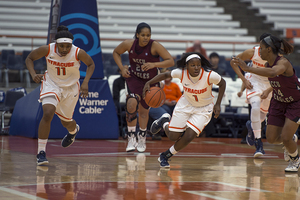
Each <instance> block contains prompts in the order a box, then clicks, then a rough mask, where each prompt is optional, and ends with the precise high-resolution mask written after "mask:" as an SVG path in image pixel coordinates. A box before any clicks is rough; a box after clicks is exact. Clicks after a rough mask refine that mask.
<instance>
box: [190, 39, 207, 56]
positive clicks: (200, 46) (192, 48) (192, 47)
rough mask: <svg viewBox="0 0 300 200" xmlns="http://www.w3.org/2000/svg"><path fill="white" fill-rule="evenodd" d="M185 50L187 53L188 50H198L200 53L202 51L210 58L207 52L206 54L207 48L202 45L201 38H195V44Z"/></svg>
mask: <svg viewBox="0 0 300 200" xmlns="http://www.w3.org/2000/svg"><path fill="white" fill-rule="evenodd" d="M185 52H186V53H188V52H198V53H201V54H202V55H203V56H204V57H205V58H206V59H207V60H208V57H207V54H206V50H205V49H204V48H203V47H202V45H201V42H200V41H199V40H195V41H194V45H193V46H191V47H188V48H187V49H186V50H185Z"/></svg>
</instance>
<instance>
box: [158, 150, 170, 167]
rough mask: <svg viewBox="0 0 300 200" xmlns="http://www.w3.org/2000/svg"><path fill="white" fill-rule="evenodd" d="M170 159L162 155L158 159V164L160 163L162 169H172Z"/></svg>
mask: <svg viewBox="0 0 300 200" xmlns="http://www.w3.org/2000/svg"><path fill="white" fill-rule="evenodd" d="M168 159H169V158H167V156H165V155H164V154H162V153H161V154H160V156H159V157H158V162H160V167H170V164H169V162H168Z"/></svg>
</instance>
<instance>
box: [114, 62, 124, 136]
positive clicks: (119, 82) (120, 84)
mask: <svg viewBox="0 0 300 200" xmlns="http://www.w3.org/2000/svg"><path fill="white" fill-rule="evenodd" d="M118 72H119V73H120V77H118V78H116V79H115V80H114V82H113V89H112V92H113V94H112V95H113V101H114V104H115V107H116V111H117V115H118V118H119V131H120V133H122V134H123V135H121V136H123V137H124V138H126V136H127V135H125V134H124V133H123V127H126V126H127V123H126V119H125V115H124V116H123V115H122V112H123V111H125V104H124V105H121V104H120V91H121V90H122V89H125V78H124V77H123V76H122V75H121V70H120V69H119V68H118Z"/></svg>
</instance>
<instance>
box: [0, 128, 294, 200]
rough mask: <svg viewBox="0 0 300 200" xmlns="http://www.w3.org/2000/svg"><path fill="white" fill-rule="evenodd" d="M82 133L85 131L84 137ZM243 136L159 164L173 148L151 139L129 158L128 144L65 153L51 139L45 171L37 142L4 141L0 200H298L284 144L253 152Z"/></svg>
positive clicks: (205, 142)
mask: <svg viewBox="0 0 300 200" xmlns="http://www.w3.org/2000/svg"><path fill="white" fill-rule="evenodd" d="M82 134H83V133H82ZM240 141H241V139H240V138H196V139H195V140H194V141H193V142H192V143H191V144H190V145H189V146H187V148H185V149H184V150H183V151H181V152H179V153H178V154H177V155H175V156H173V157H172V158H171V161H170V165H171V167H170V169H162V168H160V166H159V163H158V161H157V158H158V156H159V153H160V152H163V151H165V150H167V149H168V148H169V147H170V146H171V145H172V144H173V142H171V141H169V140H168V139H167V138H165V137H163V139H162V140H152V139H151V138H147V149H146V151H145V152H144V153H138V152H137V151H135V152H130V153H127V152H125V148H126V142H127V140H123V139H122V138H120V139H119V140H83V139H82V140H79V139H78V140H76V141H75V143H74V144H73V145H72V146H70V147H68V148H63V147H61V144H60V142H61V140H60V139H49V141H48V145H47V148H46V153H47V158H48V160H49V165H48V166H36V153H37V140H36V139H30V138H25V137H20V136H0V146H1V157H0V199H5V200H11V199H18V200H19V199H22V200H23V199H34V200H36V199H38V200H42V199H55V200H59V199H88V200H94V199H103V200H114V199H116V200H118V199H126V200H131V199H138V200H139V199H151V200H155V199H168V200H171V199H189V200H190V199H191V200H194V199H195V200H196V199H197V200H213V199H214V200H232V199H238V200H245V199H247V200H248V199H249V200H258V199H260V200H269V199H270V200H274V199H275V200H276V199H288V200H296V199H300V193H299V192H300V190H299V175H298V173H285V172H284V169H285V167H287V165H288V163H287V162H285V161H284V160H283V150H282V147H281V146H277V145H271V144H268V143H267V142H266V141H265V140H263V141H264V142H265V143H264V149H265V151H266V155H265V156H264V157H263V158H259V159H254V158H253V156H252V155H253V153H254V150H255V149H254V147H249V146H248V145H247V144H240Z"/></svg>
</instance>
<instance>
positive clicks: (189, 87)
mask: <svg viewBox="0 0 300 200" xmlns="http://www.w3.org/2000/svg"><path fill="white" fill-rule="evenodd" d="M211 74H213V75H214V76H218V77H217V79H218V82H219V81H220V80H221V76H220V75H219V74H217V73H216V72H214V71H205V70H203V69H201V71H200V76H199V80H198V81H197V82H195V83H194V82H193V81H192V80H191V77H190V74H189V72H188V70H187V69H184V70H182V77H181V83H182V86H183V91H184V94H183V96H184V98H185V99H186V100H187V101H188V102H189V103H190V104H191V105H192V106H195V107H202V106H206V105H208V104H210V103H212V102H213V98H214V96H213V95H212V83H210V82H209V78H210V76H211Z"/></svg>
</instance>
